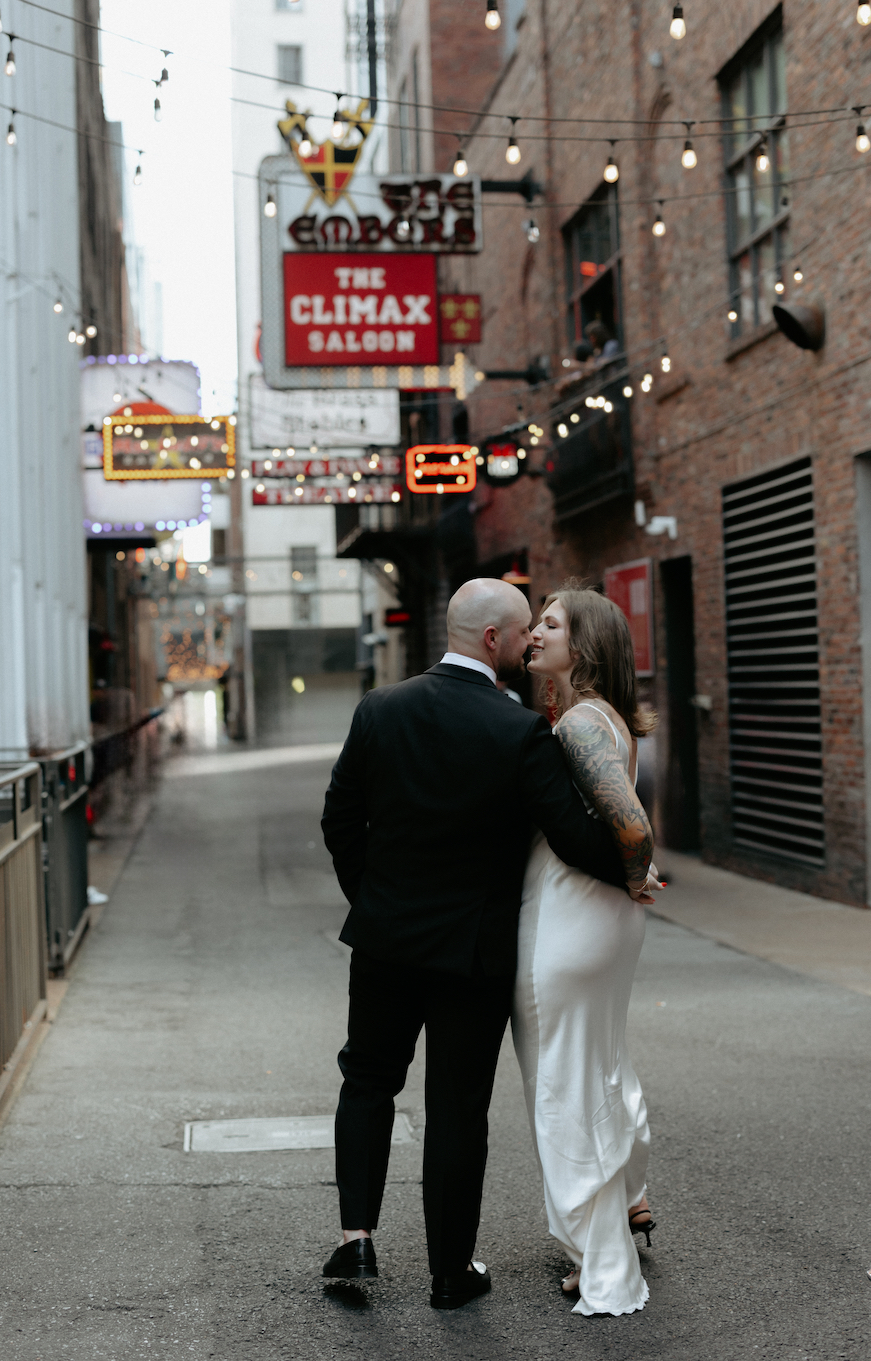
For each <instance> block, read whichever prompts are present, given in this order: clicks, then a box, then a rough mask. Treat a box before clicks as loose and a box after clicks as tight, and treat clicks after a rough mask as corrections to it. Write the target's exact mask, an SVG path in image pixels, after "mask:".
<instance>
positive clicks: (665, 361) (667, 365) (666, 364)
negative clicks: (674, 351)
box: [659, 354, 671, 373]
mask: <svg viewBox="0 0 871 1361" xmlns="http://www.w3.org/2000/svg"><path fill="white" fill-rule="evenodd" d="M659 363H660V367H661V368H662V371H663V373H671V359H670V358H669V356H668V355H667V354H664V355H663V356H662V358H661V359H660V361H659Z"/></svg>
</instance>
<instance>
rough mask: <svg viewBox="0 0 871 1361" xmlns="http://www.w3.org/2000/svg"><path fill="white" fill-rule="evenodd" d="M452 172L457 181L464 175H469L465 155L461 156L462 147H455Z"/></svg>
mask: <svg viewBox="0 0 871 1361" xmlns="http://www.w3.org/2000/svg"><path fill="white" fill-rule="evenodd" d="M453 170H454V174H455V175H456V176H457V178H458V179H462V178H463V176H464V175H468V173H469V163H468V161H467V160H466V157H465V155H464V154H463V148H462V147H457V154H456V156H455V157H454V166H453Z"/></svg>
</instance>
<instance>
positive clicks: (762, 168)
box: [756, 137, 771, 175]
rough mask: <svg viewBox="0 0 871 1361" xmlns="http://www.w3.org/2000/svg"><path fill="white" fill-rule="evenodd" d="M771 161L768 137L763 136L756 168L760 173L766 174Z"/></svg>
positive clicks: (757, 154)
mask: <svg viewBox="0 0 871 1361" xmlns="http://www.w3.org/2000/svg"><path fill="white" fill-rule="evenodd" d="M770 165H771V161H770V160H769V159H768V138H767V137H763V138H762V141H761V142H760V143H759V150H758V151H757V153H756V169H757V170H758V171H759V173H760V175H764V174H765V172H766V170H768V169H769V167H770Z"/></svg>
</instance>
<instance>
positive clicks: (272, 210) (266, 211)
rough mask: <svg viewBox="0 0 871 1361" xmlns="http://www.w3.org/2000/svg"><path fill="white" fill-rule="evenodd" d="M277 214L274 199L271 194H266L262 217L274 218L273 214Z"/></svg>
mask: <svg viewBox="0 0 871 1361" xmlns="http://www.w3.org/2000/svg"><path fill="white" fill-rule="evenodd" d="M277 212H278V207H277V206H276V203H275V199H274V198H273V196H272V194H267V195H266V202H265V203H264V205H263V216H264V217H275V214H276V213H277Z"/></svg>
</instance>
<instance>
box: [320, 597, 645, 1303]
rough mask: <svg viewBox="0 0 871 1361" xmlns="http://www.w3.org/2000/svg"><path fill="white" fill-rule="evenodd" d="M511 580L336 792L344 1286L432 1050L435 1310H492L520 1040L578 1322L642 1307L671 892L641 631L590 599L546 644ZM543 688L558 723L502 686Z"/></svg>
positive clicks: (461, 603) (562, 604)
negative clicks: (651, 797) (510, 1075)
mask: <svg viewBox="0 0 871 1361" xmlns="http://www.w3.org/2000/svg"><path fill="white" fill-rule="evenodd" d="M531 624H532V619H531V615H530V609H529V605H528V603H527V601H526V598H525V597H524V596H523V595H522V594H521V592H520V591H518V590H517V589H516V588H515V587H514V586H511V585H509V584H508V583H507V582H503V581H497V580H488V579H485V578H484V579H479V580H476V581H469V582H466V584H465V585H464V586H462V587H461V588H460V590H459V591H457V593H456V595H454V596H453V598H452V599H451V601H450V604H449V606H448V616H447V627H448V649H449V650H448V652H447V653H446V654H445V656H444V657H443V658H442V660H441V662H440V663H439V664H438V665H437V666H434V667H432V668H431V669H430V670H429V671H427V672H425V674H424V675H422V676H416V677H414V678H413V679H411V680H407V681H403V682H402V683H401V684H399V685H393V686H387V687H384V688H383V689H378V690H373V691H370V692H369V694H367V695H366V696H365V698H364V699H363V700H362V702H361V703H360V705H359V706H358V708H357V711H356V714H355V716H354V721H353V724H352V727H351V731H350V734H349V736H348V740H347V742H346V744H345V748H344V750H343V752H342V755H341V756H340V757H339V760H338V762H337V763H336V766H335V769H334V770H333V777H332V782H331V784H330V788H329V790H328V792H327V797H326V807H325V811H324V818H323V829H324V838H325V840H326V844H327V847H328V849H329V851H330V853H331V854H332V857H333V863H334V865H335V868H336V874H337V876H338V879H339V883H340V885H341V887H342V890H343V891H344V893H345V895H346V897H347V898H348V900H349V902H350V904H351V911H350V913H349V915H348V918H347V920H346V922H345V925H344V928H343V930H342V933H341V939H342V940H343V941H345V943H346V944H348V945H350V946H351V947H352V956H351V975H350V1012H349V1020H348V1041H347V1043H346V1044H345V1046H344V1048H343V1049H342V1051H341V1053H340V1054H339V1067H340V1069H341V1071H342V1075H343V1078H344V1082H343V1085H342V1091H341V1096H340V1099H339V1107H338V1111H337V1114H336V1180H337V1183H338V1188H339V1200H340V1210H341V1220H342V1229H343V1242H342V1244H341V1245H340V1246H339V1247H338V1248H337V1249H336V1251H335V1252H334V1253H333V1255H332V1257H331V1258H330V1260H329V1261H328V1262H327V1263H326V1265H325V1267H324V1275H325V1276H330V1277H337V1278H340V1279H345V1280H357V1279H364V1278H366V1277H372V1276H377V1274H378V1268H377V1265H376V1257H375V1249H374V1246H373V1243H372V1238H371V1235H372V1232H373V1230H374V1229H375V1228H376V1226H377V1223H378V1215H379V1210H380V1208H381V1200H382V1196H383V1192H384V1184H385V1179H386V1175H387V1162H388V1156H389V1152H390V1136H391V1129H392V1125H393V1115H394V1098H395V1096H396V1095H397V1093H398V1092H400V1091H401V1089H402V1087H403V1086H404V1083H405V1078H406V1072H407V1069H408V1065H409V1063H410V1062H411V1060H412V1058H413V1056H414V1049H415V1044H416V1042H417V1040H418V1037H419V1035H420V1032H421V1030H425V1031H426V1135H425V1140H424V1155H423V1157H424V1165H423V1202H424V1215H425V1219H426V1235H427V1245H428V1249H429V1265H430V1270H431V1272H432V1275H433V1283H432V1294H431V1297H430V1302H431V1304H432V1305H433V1306H434V1307H435V1308H441V1309H453V1308H457V1307H459V1306H462V1305H464V1304H467V1303H468V1302H469V1301H470V1300H472V1299H474V1298H476V1297H477V1296H478V1295H482V1294H484V1293H486V1291H488V1290H489V1289H490V1288H491V1281H490V1274H489V1272H488V1271H487V1269H486V1267H485V1266H484V1264H483V1263H482V1262H478V1261H475V1260H474V1249H475V1238H476V1234H477V1230H478V1220H479V1216H480V1208H481V1192H482V1185H483V1180H484V1169H485V1165H486V1160H487V1132H488V1126H487V1111H488V1107H489V1104H490V1097H491V1093H492V1088H493V1079H494V1075H495V1071H496V1063H497V1059H498V1056H499V1049H500V1045H501V1042H502V1037H503V1034H504V1032H505V1027H506V1024H507V1022H508V1019H509V1016H510V1017H511V1021H512V1028H513V1033H514V1043H515V1048H516V1052H517V1057H518V1060H519V1063H520V1069H521V1073H522V1076H523V1083H524V1089H525V1093H526V1101H527V1107H528V1111H529V1120H530V1126H531V1129H532V1136H533V1141H534V1144H535V1148H536V1152H537V1155H538V1160H539V1164H540V1167H541V1171H542V1175H543V1180H544V1196H545V1203H546V1207H547V1215H548V1224H549V1228H550V1231H551V1233H552V1234H553V1236H554V1238H555V1239H556V1240H557V1242H558V1243H559V1244H560V1246H561V1248H562V1249H563V1251H564V1253H565V1254H566V1256H567V1257H568V1259H569V1260H570V1262H571V1263H573V1265H574V1270H573V1271H572V1272H571V1274H570V1275H569V1276H567V1277H566V1279H565V1280H564V1281H563V1289H564V1291H565V1292H566V1293H567V1294H569V1295H572V1296H576V1297H577V1303H576V1304H575V1306H574V1312H575V1313H581V1314H595V1313H610V1314H625V1313H631V1312H632V1311H633V1310H636V1309H641V1308H643V1306H644V1303H645V1300H646V1299H647V1293H648V1292H647V1285H646V1283H645V1281H644V1279H643V1277H642V1275H641V1270H640V1266H639V1260H638V1253H637V1250H636V1248H635V1244H634V1241H633V1233H634V1232H643V1233H645V1234H646V1235H647V1238H648V1242H649V1234H650V1229H651V1228H652V1227H653V1221H652V1218H651V1214H650V1210H649V1208H648V1205H647V1200H646V1196H645V1190H646V1184H645V1183H646V1167H647V1154H648V1148H649V1142H650V1136H649V1131H648V1125H647V1111H646V1107H645V1104H644V1098H643V1096H642V1093H641V1087H640V1085H639V1082H638V1079H637V1077H636V1076H635V1072H634V1070H633V1068H632V1064H631V1062H630V1060H629V1056H628V1054H627V1052H626V1046H625V1038H624V1034H625V1027H626V1014H627V1010H628V1006H629V996H630V992H631V988H632V979H633V974H634V972H635V966H636V963H637V961H638V956H639V953H640V950H641V944H642V940H643V937H644V904H645V903H650V902H652V899H651V897H650V892H651V890H652V889H655V888H659V887H660V885H659V884H658V883H657V880H656V869H655V867H654V866H652V865H651V855H652V851H653V837H652V833H651V830H650V824H649V822H648V819H647V816H646V814H645V812H644V809H643V807H642V806H641V803H640V801H639V799H638V796H637V794H636V792H635V768H636V753H637V741H636V739H637V738H638V737H639V736H641V735H643V734H644V733H645V732H646V731H648V730H649V728H650V727H651V726H652V722H653V720H652V718H651V716H650V715H646V714H643V713H641V712H640V711H639V710H638V707H637V703H636V694H635V666H634V659H633V653H632V643H631V639H630V636H629V629H628V625H627V623H626V619H625V617H624V616H623V614H622V613H621V611H620V610H619V609H618V608H617V606H615V605H613V604H612V603H611V602H610V601H608V600H606V599H605V598H604V597H603V596H601V595H599V594H598V593H597V592H595V591H588V590H581V589H577V588H576V587H575V585H574V583H569V585H568V586H567V587H566V588H565V589H563V590H560V591H557V592H556V593H555V594H554V595H552V596H550V597H549V598H548V599H547V600H546V601H545V603H544V605H543V607H542V611H541V617H540V619H539V621H538V623H537V625H536V626H535V628H534V629H533V628H531ZM530 648H531V659H530V661H529V663H528V669H529V671H530V672H531V673H532V674H533V675H536V676H539V677H542V678H545V679H546V680H547V682H548V688H549V692H550V697H551V699H552V701H553V703H554V705H555V707H556V708H557V709H558V710H559V712H560V718H559V721H558V722H557V724H556V726H555V728H554V729H553V732H552V731H551V729H550V727H549V726H548V724H547V722H546V721H545V719H543V718H542V717H541V716H540V715H539V714H536V713H534V712H533V711H531V710H529V709H525V708H523V707H522V706H521V705H519V704H517V703H515V702H514V701H513V700H512V699H511V698H510V697H509V696H508V695H505V694H503V693H502V692H500V690H499V689H498V687H497V684H496V682H497V680H499V681H510V680H511V679H512V677H514V676H516V675H518V674H519V673H521V672H522V670H523V664H524V657H525V654H526V653H527V651H528V649H530Z"/></svg>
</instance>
